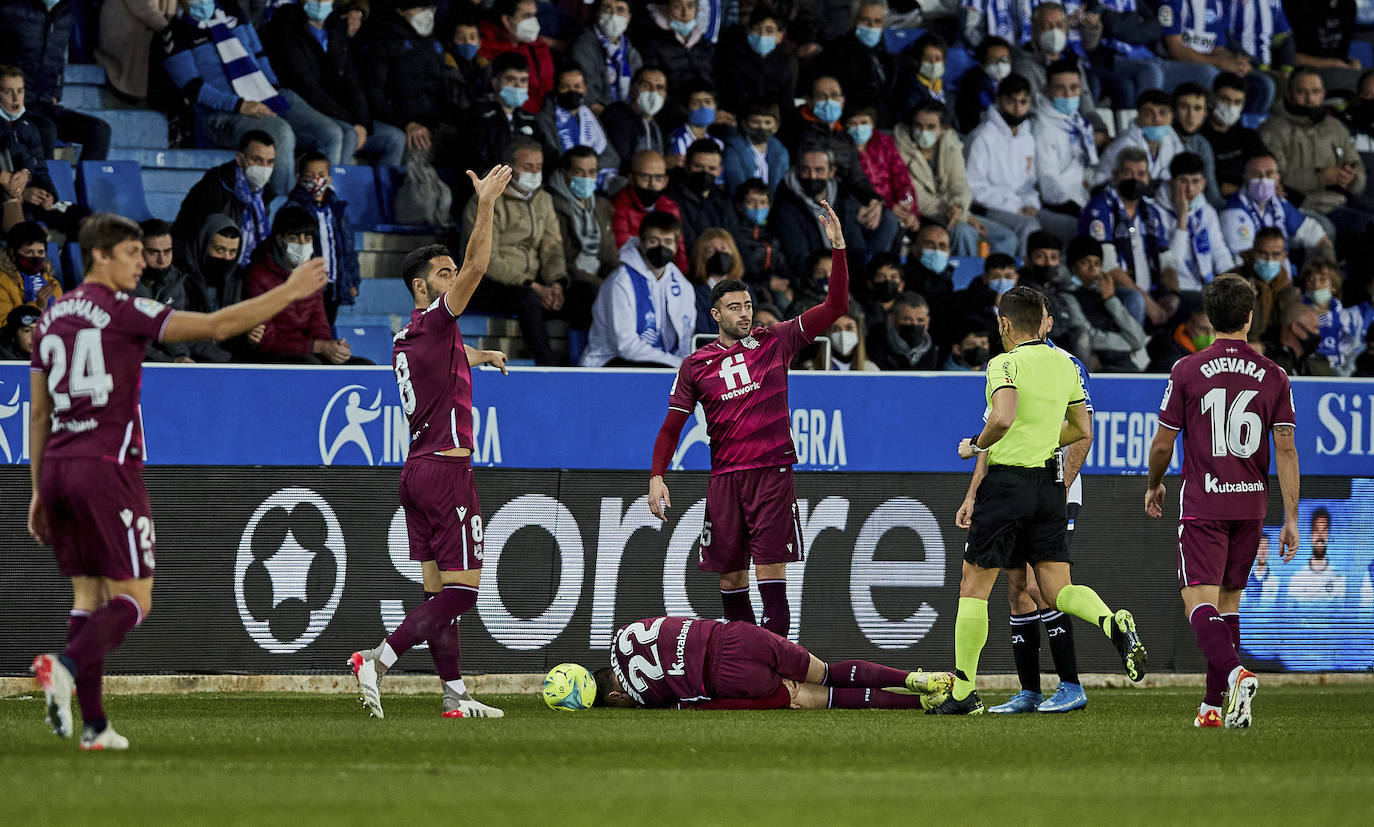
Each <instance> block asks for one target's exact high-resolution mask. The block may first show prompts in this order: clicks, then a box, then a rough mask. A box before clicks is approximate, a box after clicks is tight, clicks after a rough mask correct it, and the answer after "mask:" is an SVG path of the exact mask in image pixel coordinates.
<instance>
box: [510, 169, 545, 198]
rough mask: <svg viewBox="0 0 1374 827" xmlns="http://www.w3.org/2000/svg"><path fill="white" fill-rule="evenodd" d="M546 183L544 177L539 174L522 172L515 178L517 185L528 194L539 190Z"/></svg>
mask: <svg viewBox="0 0 1374 827" xmlns="http://www.w3.org/2000/svg"><path fill="white" fill-rule="evenodd" d="M543 183H544V176H543V174H542V173H538V172H521V173H517V174H516V176H515V185H516V186H517V187H519V188H520V189H522V190H524V191H525V192H527V193H532V192H534V191H535V190H538V189H539V187H540V185H541V184H543Z"/></svg>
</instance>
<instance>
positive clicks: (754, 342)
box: [739, 333, 759, 350]
mask: <svg viewBox="0 0 1374 827" xmlns="http://www.w3.org/2000/svg"><path fill="white" fill-rule="evenodd" d="M739 343H740V344H742V345H744V348H745V350H754V349H755V348H757V347H758V346H759V340H758V339H755V338H754V334H752V333H751V334H749V335H748V336H745V337H744V338H743V339H740V340H739Z"/></svg>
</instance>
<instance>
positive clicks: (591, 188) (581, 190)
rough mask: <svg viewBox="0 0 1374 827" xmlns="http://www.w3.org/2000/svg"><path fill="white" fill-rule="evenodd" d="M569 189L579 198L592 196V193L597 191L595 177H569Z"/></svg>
mask: <svg viewBox="0 0 1374 827" xmlns="http://www.w3.org/2000/svg"><path fill="white" fill-rule="evenodd" d="M568 189H570V190H572V194H573V195H576V196H577V197H578V198H591V197H592V193H594V192H596V179H595V178H569V179H568Z"/></svg>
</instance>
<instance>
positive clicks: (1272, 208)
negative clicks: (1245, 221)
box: [1237, 190, 1288, 238]
mask: <svg viewBox="0 0 1374 827" xmlns="http://www.w3.org/2000/svg"><path fill="white" fill-rule="evenodd" d="M1237 195H1238V196H1240V197H1239V198H1238V199H1237V200H1238V201H1240V208H1241V209H1242V210H1245V214H1246V215H1248V216H1250V221H1251V222H1253V223H1254V225H1255V228H1256V229H1259V228H1261V227H1278V228H1279V229H1280V230H1283V237H1284V238H1287V237H1288V222H1287V216H1286V215H1284V212H1283V203H1282V199H1280V198H1279V197H1278V196H1277V195H1275V196H1274V197H1273V198H1270V199H1269V203H1267V204H1265V205H1264V209H1260V206H1259V204H1256V203H1255V201H1254V199H1252V198H1251V197H1250V195H1249V193H1247V192H1245V191H1244V190H1241V191H1240V192H1239V193H1237Z"/></svg>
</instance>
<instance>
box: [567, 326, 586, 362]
mask: <svg viewBox="0 0 1374 827" xmlns="http://www.w3.org/2000/svg"><path fill="white" fill-rule="evenodd" d="M586 349H587V331H585V330H569V331H568V361H570V362H572V363H573V364H574V365H576V364H578V363H579V362H581V361H582V351H584V350H586Z"/></svg>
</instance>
